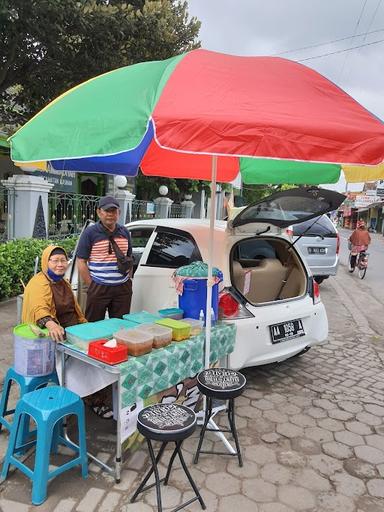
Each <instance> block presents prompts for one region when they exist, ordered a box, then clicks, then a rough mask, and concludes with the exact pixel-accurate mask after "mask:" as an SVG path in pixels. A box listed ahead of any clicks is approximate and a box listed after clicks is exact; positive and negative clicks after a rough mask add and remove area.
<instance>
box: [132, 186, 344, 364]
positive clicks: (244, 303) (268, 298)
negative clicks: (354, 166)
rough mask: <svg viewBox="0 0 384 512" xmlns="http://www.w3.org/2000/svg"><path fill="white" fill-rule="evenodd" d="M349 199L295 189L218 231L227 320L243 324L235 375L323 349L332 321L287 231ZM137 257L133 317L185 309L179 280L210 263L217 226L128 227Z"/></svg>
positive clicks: (150, 223) (167, 223)
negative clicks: (177, 275) (179, 273)
mask: <svg viewBox="0 0 384 512" xmlns="http://www.w3.org/2000/svg"><path fill="white" fill-rule="evenodd" d="M343 200H344V196H342V195H341V194H338V193H337V192H334V191H329V190H324V189H318V188H315V187H310V188H301V189H291V190H287V191H284V192H280V193H277V194H274V195H273V196H269V197H268V198H266V199H264V200H263V201H261V202H259V203H256V204H253V205H250V206H248V207H247V208H245V209H244V210H243V211H241V212H240V213H239V214H238V215H237V217H235V218H234V219H233V220H231V221H229V222H228V224H227V222H224V221H217V222H216V223H215V230H214V242H215V245H214V247H215V249H214V261H213V264H214V266H216V267H218V268H219V269H221V270H222V272H223V275H224V279H223V283H222V285H221V288H222V289H221V293H220V303H219V311H220V318H221V319H222V320H225V321H226V320H227V321H230V322H235V323H236V327H237V335H236V344H235V350H234V352H233V353H232V354H231V355H230V357H229V363H230V367H231V368H233V369H240V368H244V367H248V366H256V365H262V364H267V363H272V362H275V361H283V360H285V359H287V358H289V357H292V356H294V355H296V354H299V353H303V352H306V351H307V350H308V349H309V348H310V347H312V346H314V345H317V344H320V343H323V342H324V341H325V340H326V338H327V335H328V320H327V315H326V312H325V308H324V305H323V304H322V302H321V299H320V293H319V286H318V284H317V283H316V282H315V281H314V279H313V277H312V275H311V272H310V270H309V268H308V266H307V264H306V263H305V261H304V260H303V259H302V257H301V255H300V252H299V251H297V250H296V248H295V246H294V245H293V246H292V241H291V239H290V237H289V236H288V235H287V233H286V228H287V226H289V225H293V224H295V223H296V222H302V221H304V220H307V219H310V218H314V217H316V216H318V215H321V214H322V213H325V212H327V211H331V210H335V209H337V208H338V206H339V205H340V204H341V203H342V201H343ZM126 227H127V228H128V229H129V231H130V233H131V237H132V244H133V255H134V278H133V298H132V307H131V311H132V312H135V311H141V310H147V311H150V312H153V313H155V312H157V311H158V310H159V309H161V308H164V307H169V306H172V305H176V304H177V295H176V291H175V287H174V282H173V280H172V274H173V273H174V271H175V269H177V268H178V267H180V266H183V265H188V264H189V263H191V262H193V261H196V260H203V261H207V259H208V242H209V236H210V231H209V222H208V221H207V220H195V219H152V220H143V221H136V222H132V223H129V224H127V225H126Z"/></svg>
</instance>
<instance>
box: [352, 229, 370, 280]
mask: <svg viewBox="0 0 384 512" xmlns="http://www.w3.org/2000/svg"><path fill="white" fill-rule="evenodd" d="M349 242H350V243H351V258H350V261H349V272H353V271H354V270H355V266H356V259H357V256H358V255H359V254H360V253H361V252H364V251H366V250H367V249H368V245H369V244H370V243H371V237H370V235H369V233H368V231H367V227H366V224H365V222H364V221H363V220H359V221H358V222H357V224H356V229H355V231H354V232H353V233H352V235H351V236H350V237H349Z"/></svg>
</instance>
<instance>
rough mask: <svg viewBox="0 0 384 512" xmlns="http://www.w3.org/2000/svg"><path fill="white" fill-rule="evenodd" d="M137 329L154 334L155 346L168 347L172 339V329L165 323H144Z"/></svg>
mask: <svg viewBox="0 0 384 512" xmlns="http://www.w3.org/2000/svg"><path fill="white" fill-rule="evenodd" d="M137 330H138V331H143V332H145V333H147V334H150V335H151V336H153V348H162V347H166V346H167V345H169V344H170V343H171V341H172V329H171V328H170V327H165V326H164V325H158V324H142V325H140V326H139V327H138V328H137Z"/></svg>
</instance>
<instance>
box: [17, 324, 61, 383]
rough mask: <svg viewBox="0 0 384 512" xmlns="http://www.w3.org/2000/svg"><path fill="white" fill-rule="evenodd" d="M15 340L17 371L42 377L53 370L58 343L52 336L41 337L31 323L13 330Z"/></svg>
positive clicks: (28, 375) (29, 375)
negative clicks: (34, 331)
mask: <svg viewBox="0 0 384 512" xmlns="http://www.w3.org/2000/svg"><path fill="white" fill-rule="evenodd" d="M13 340H14V369H15V371H16V372H17V373H20V374H21V375H24V376H25V377H41V376H43V375H49V374H50V373H52V372H53V370H54V368H55V350H56V343H55V342H54V341H52V340H51V338H46V337H39V336H37V335H36V334H34V333H33V331H32V330H31V327H30V325H29V324H20V325H17V326H16V327H15V328H14V330H13Z"/></svg>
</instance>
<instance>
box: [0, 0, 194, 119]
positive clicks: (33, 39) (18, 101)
mask: <svg viewBox="0 0 384 512" xmlns="http://www.w3.org/2000/svg"><path fill="white" fill-rule="evenodd" d="M0 26H1V35H0V60H1V68H0V112H1V119H0V122H2V123H3V124H4V125H5V126H11V125H13V126H17V125H19V124H22V123H23V122H24V121H26V120H27V119H29V118H30V117H31V116H32V115H34V114H35V113H36V112H37V111H38V110H40V109H41V108H42V107H44V106H45V105H46V104H47V103H49V102H50V101H51V100H52V99H54V98H55V97H57V96H58V95H59V94H61V93H63V92H65V91H66V90H68V89H69V88H71V87H73V86H74V85H76V84H78V83H81V82H83V81H84V80H87V79H89V78H91V77H93V76H96V75H98V74H101V73H104V72H106V71H109V70H111V69H114V68H117V67H121V66H126V65H129V64H133V63H135V62H140V61H147V60H157V59H165V58H168V57H171V56H173V55H176V54H179V53H181V52H184V51H188V50H191V49H193V48H196V47H198V46H199V44H200V43H199V41H198V40H197V36H198V32H199V28H200V22H199V21H198V20H197V19H196V18H191V19H189V15H188V10H187V2H185V1H180V2H179V1H175V0H156V1H155V0H132V1H126V0H125V1H123V0H60V1H58V0H27V1H26V0H0Z"/></svg>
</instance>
